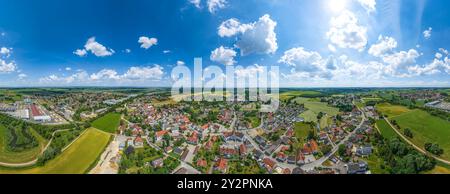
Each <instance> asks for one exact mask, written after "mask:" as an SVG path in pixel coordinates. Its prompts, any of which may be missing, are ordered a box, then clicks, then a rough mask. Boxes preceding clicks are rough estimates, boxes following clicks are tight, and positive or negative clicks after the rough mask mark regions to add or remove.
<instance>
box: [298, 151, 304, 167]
mask: <svg viewBox="0 0 450 194" xmlns="http://www.w3.org/2000/svg"><path fill="white" fill-rule="evenodd" d="M303 164H305V155H304V154H303V152H302V151H301V150H298V153H297V165H303Z"/></svg>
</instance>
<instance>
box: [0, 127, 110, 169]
mask: <svg viewBox="0 0 450 194" xmlns="http://www.w3.org/2000/svg"><path fill="white" fill-rule="evenodd" d="M110 137H111V135H110V134H108V133H105V132H103V131H100V130H97V129H95V128H89V129H87V131H86V132H85V133H84V134H83V135H82V136H80V138H79V139H77V140H76V141H75V142H74V143H73V144H72V145H71V146H70V147H69V148H68V149H67V150H65V151H64V152H63V153H61V154H60V155H59V156H57V157H56V158H55V159H53V160H50V161H49V162H47V163H46V164H45V165H44V166H42V167H34V168H25V169H14V168H0V174H82V173H85V172H87V171H88V170H89V167H91V165H92V164H93V163H94V162H96V161H97V158H98V157H99V156H100V154H101V153H102V152H103V150H104V149H105V147H106V146H107V144H108V142H109V139H110Z"/></svg>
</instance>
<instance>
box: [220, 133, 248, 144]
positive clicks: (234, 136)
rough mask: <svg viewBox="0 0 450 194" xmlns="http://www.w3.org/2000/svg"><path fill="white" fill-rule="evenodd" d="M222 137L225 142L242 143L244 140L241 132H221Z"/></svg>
mask: <svg viewBox="0 0 450 194" xmlns="http://www.w3.org/2000/svg"><path fill="white" fill-rule="evenodd" d="M222 137H223V139H224V140H225V141H234V142H242V141H243V139H244V134H243V133H241V132H236V131H233V132H223V133H222Z"/></svg>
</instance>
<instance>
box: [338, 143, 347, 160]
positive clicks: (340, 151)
mask: <svg viewBox="0 0 450 194" xmlns="http://www.w3.org/2000/svg"><path fill="white" fill-rule="evenodd" d="M346 151H347V148H346V146H345V145H344V144H341V145H339V148H338V154H339V156H341V157H344V156H345V152H346Z"/></svg>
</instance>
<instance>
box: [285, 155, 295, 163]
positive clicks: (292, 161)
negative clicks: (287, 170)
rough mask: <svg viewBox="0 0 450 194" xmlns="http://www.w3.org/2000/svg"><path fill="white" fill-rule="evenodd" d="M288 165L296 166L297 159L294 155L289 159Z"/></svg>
mask: <svg viewBox="0 0 450 194" xmlns="http://www.w3.org/2000/svg"><path fill="white" fill-rule="evenodd" d="M287 163H288V164H295V163H296V158H295V156H294V155H290V156H288V157H287Z"/></svg>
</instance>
